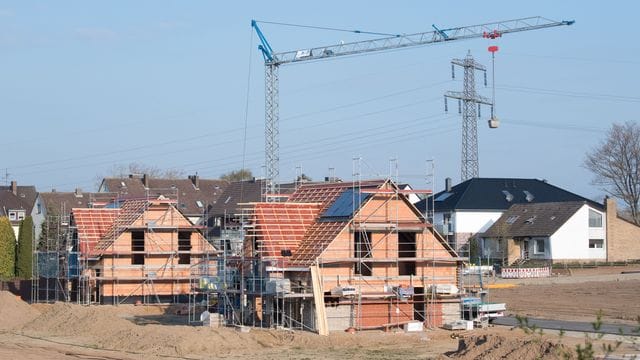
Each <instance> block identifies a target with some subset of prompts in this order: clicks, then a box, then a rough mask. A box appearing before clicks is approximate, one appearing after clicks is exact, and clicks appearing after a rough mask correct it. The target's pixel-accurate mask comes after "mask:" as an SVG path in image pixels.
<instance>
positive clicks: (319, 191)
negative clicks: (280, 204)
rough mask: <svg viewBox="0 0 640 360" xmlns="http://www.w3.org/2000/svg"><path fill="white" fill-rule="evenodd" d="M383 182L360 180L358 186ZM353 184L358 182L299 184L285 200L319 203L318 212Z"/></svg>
mask: <svg viewBox="0 0 640 360" xmlns="http://www.w3.org/2000/svg"><path fill="white" fill-rule="evenodd" d="M384 183H385V181H384V180H370V181H362V182H360V184H359V186H360V187H361V188H378V187H380V186H381V185H382V184H384ZM354 186H358V184H357V183H353V182H340V183H323V184H308V185H301V186H300V187H299V188H298V189H297V190H296V191H295V192H294V193H293V194H291V196H290V197H289V199H288V200H287V201H288V202H306V203H321V204H322V208H321V211H320V212H323V211H325V210H326V209H327V208H328V207H329V206H331V204H332V203H333V202H334V201H335V200H336V199H337V198H338V196H340V194H342V192H343V191H345V190H346V189H351V188H353V187H354Z"/></svg>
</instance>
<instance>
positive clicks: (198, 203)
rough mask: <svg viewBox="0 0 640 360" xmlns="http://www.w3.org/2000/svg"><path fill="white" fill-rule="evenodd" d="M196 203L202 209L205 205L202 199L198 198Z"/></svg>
mask: <svg viewBox="0 0 640 360" xmlns="http://www.w3.org/2000/svg"><path fill="white" fill-rule="evenodd" d="M196 205H197V206H198V207H199V208H201V209H202V208H203V207H204V204H203V203H202V201H200V200H196Z"/></svg>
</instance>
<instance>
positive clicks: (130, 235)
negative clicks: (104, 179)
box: [68, 195, 217, 304]
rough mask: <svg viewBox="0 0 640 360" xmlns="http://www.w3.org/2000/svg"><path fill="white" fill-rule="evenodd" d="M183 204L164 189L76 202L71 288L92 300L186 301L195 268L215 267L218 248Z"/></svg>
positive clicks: (85, 300)
mask: <svg viewBox="0 0 640 360" xmlns="http://www.w3.org/2000/svg"><path fill="white" fill-rule="evenodd" d="M179 207H180V206H179V202H178V201H176V200H174V199H167V198H165V197H164V196H162V195H161V196H159V197H158V198H156V199H135V200H124V201H121V202H116V203H113V204H112V205H109V206H107V207H104V208H74V209H73V210H72V213H71V221H72V225H73V229H74V230H75V241H74V243H73V249H72V252H77V254H78V256H76V257H74V256H69V257H68V258H69V259H70V262H73V259H77V260H76V261H77V263H76V264H73V263H70V264H69V268H70V269H79V270H77V272H76V273H75V276H76V278H75V279H71V288H72V291H71V293H74V294H78V295H77V296H78V298H79V301H83V302H86V303H94V302H95V303H100V304H119V303H132V302H145V303H168V302H186V299H187V297H188V295H189V292H190V290H191V283H192V281H195V280H196V279H198V278H199V276H198V274H197V273H195V272H194V268H196V266H198V267H202V266H205V267H207V268H213V269H215V266H216V254H217V252H216V249H215V248H214V247H213V246H212V245H211V244H209V243H208V242H207V241H206V239H205V238H204V236H203V235H202V233H201V232H200V230H201V229H202V227H201V226H197V225H194V224H193V223H192V222H191V221H190V220H189V219H188V218H187V217H186V215H184V214H182V212H181V211H180V209H179ZM71 255H72V254H71ZM73 289H76V291H73Z"/></svg>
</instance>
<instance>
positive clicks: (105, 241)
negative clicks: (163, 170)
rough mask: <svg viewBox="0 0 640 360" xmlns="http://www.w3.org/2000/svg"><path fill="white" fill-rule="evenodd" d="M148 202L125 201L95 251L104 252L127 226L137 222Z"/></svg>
mask: <svg viewBox="0 0 640 360" xmlns="http://www.w3.org/2000/svg"><path fill="white" fill-rule="evenodd" d="M148 204H149V200H126V201H124V202H123V203H122V204H121V205H120V208H119V209H117V211H116V214H117V215H116V218H115V220H114V222H113V226H111V228H110V229H109V230H108V231H107V232H106V233H105V234H104V235H103V237H102V241H101V242H100V243H99V244H98V245H97V246H96V248H95V250H96V251H100V252H104V251H105V250H107V249H108V248H109V246H111V244H113V242H114V241H115V240H116V239H117V238H118V237H119V236H120V235H121V234H122V233H123V232H124V231H125V230H126V229H127V227H128V226H130V225H131V224H133V223H134V222H135V221H136V220H138V219H139V218H140V217H141V216H142V215H143V214H144V212H145V211H146V210H147V205H148Z"/></svg>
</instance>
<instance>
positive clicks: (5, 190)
mask: <svg viewBox="0 0 640 360" xmlns="http://www.w3.org/2000/svg"><path fill="white" fill-rule="evenodd" d="M37 199H38V192H37V191H36V188H35V186H32V185H29V186H22V185H18V183H17V182H16V181H11V185H9V186H0V216H6V217H8V218H9V221H10V222H11V227H12V228H13V232H14V233H15V236H16V239H17V238H18V233H19V230H20V222H21V221H22V220H24V219H25V218H26V217H27V216H31V217H32V219H33V223H34V229H33V230H34V236H37V235H38V234H39V231H40V229H39V227H38V226H36V225H35V224H39V223H40V222H41V219H42V217H43V215H42V207H41V205H40V203H39V202H38V201H37Z"/></svg>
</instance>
